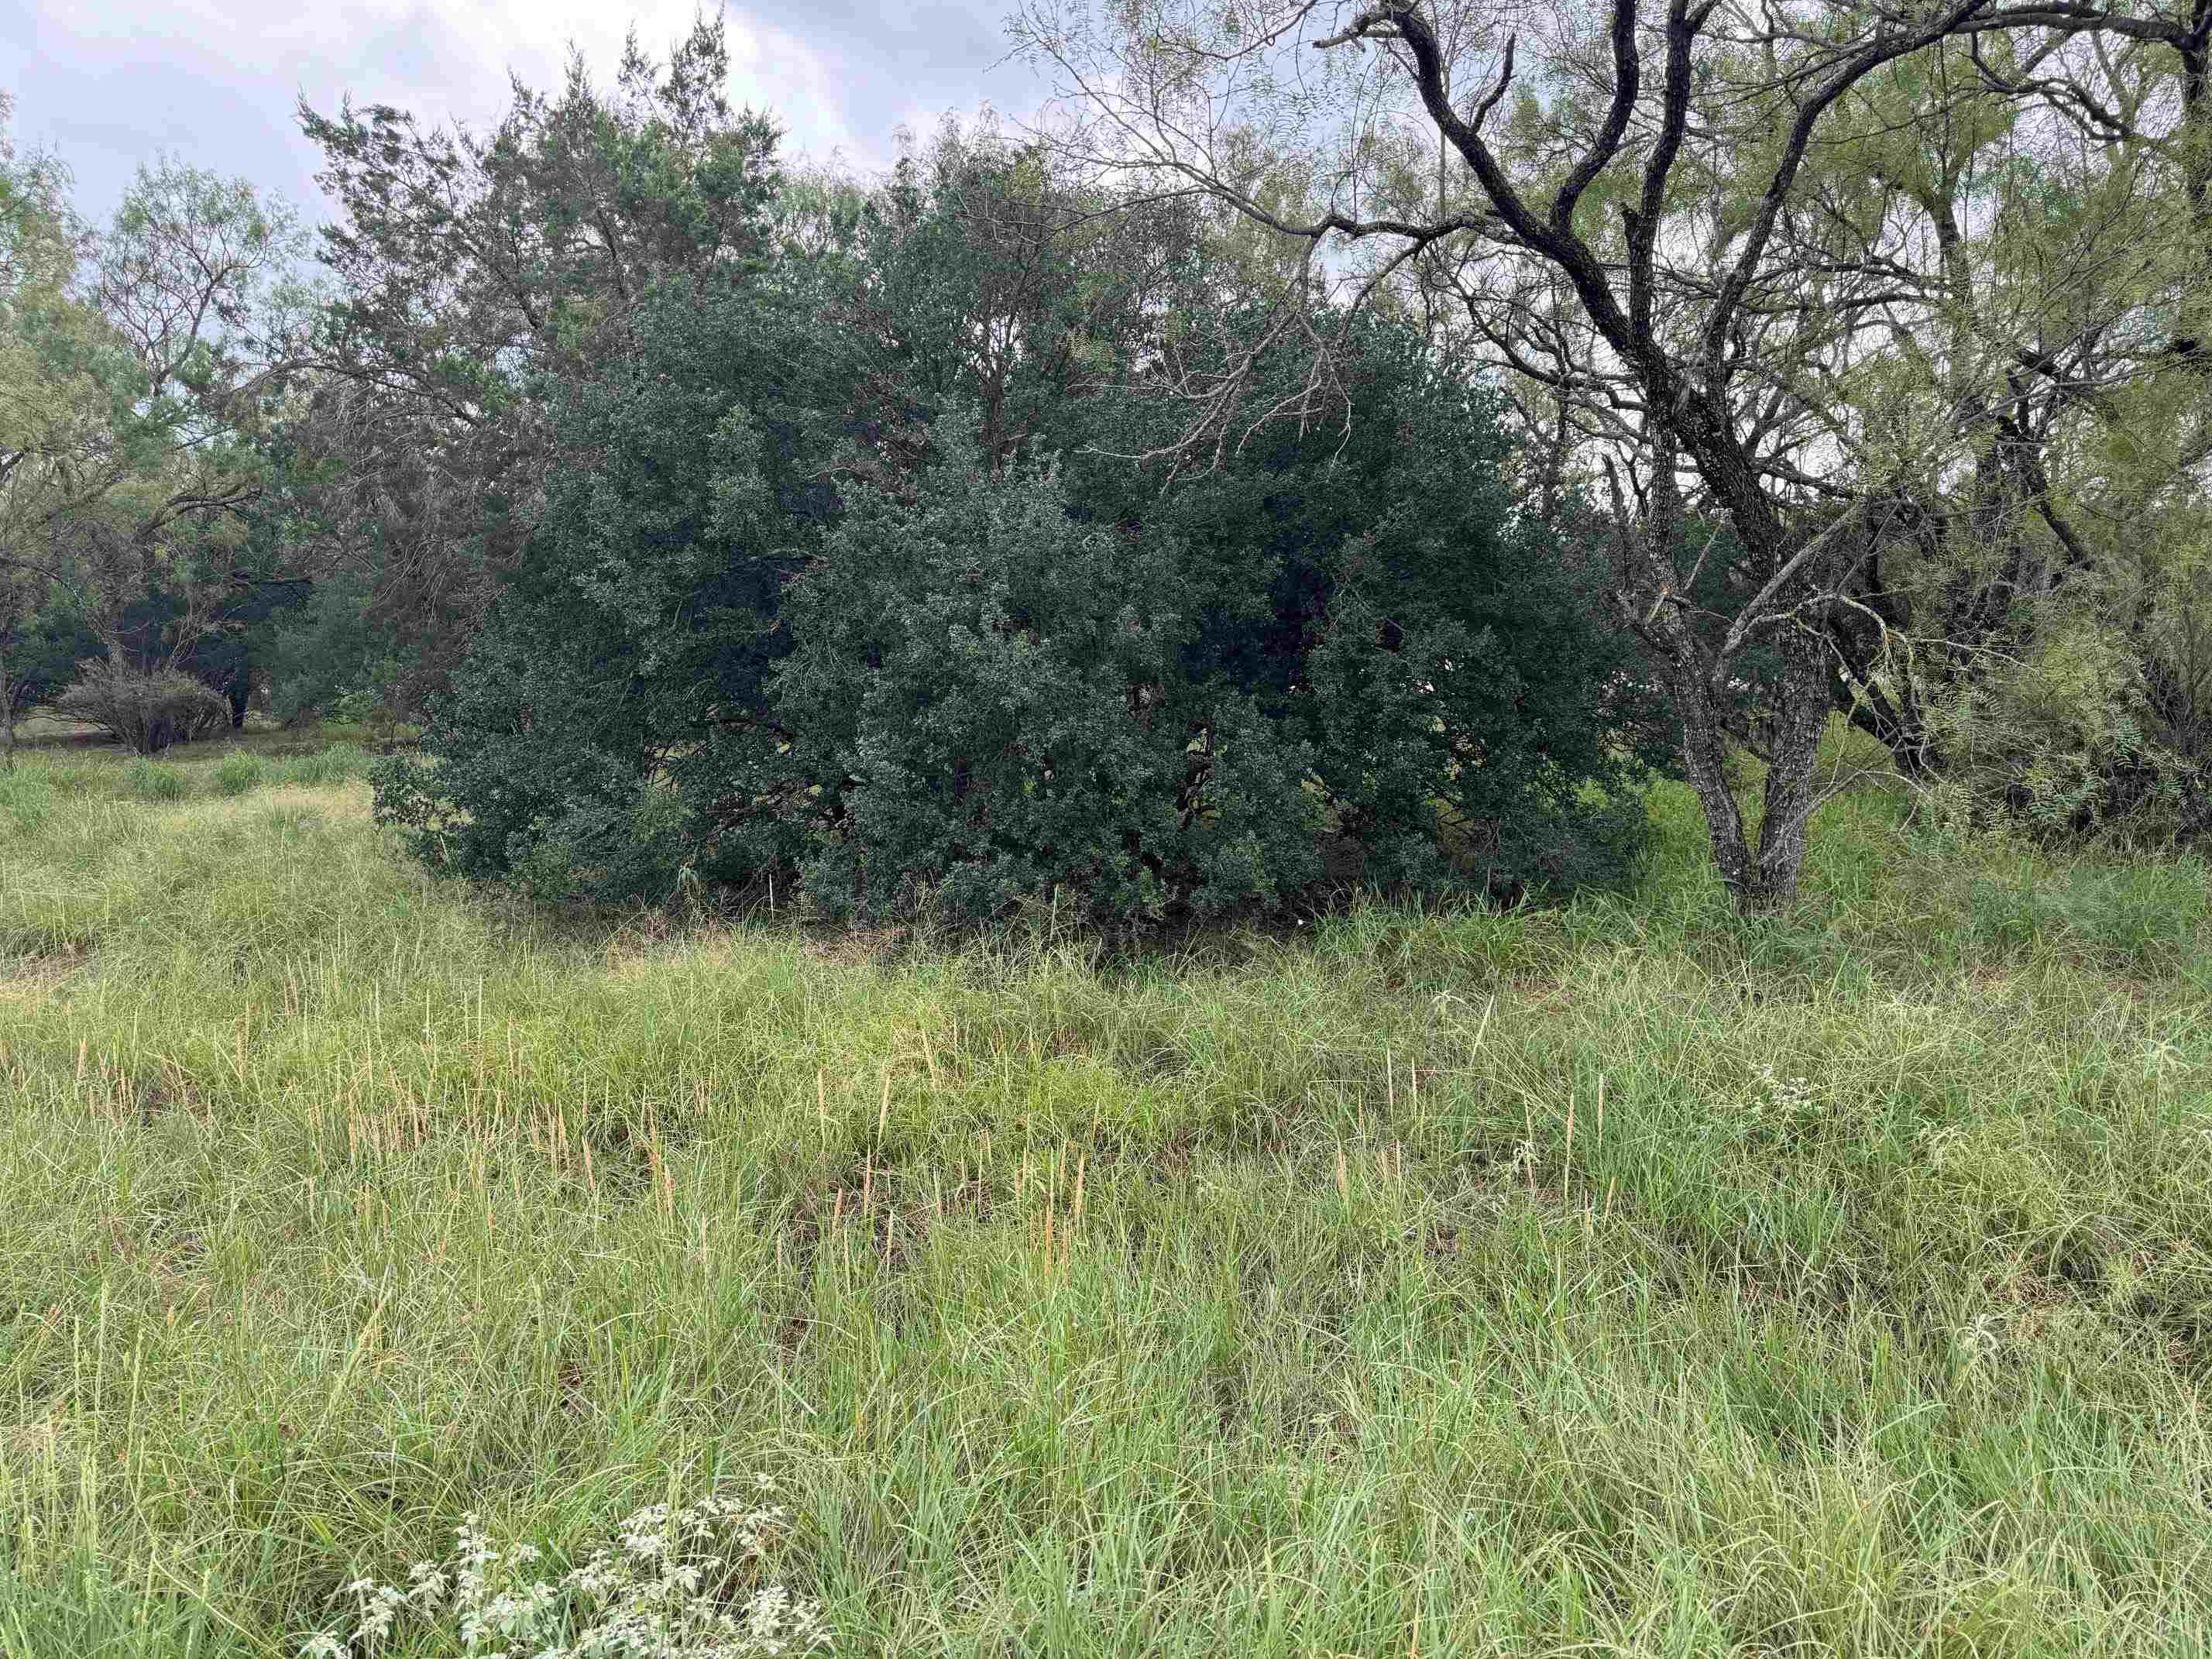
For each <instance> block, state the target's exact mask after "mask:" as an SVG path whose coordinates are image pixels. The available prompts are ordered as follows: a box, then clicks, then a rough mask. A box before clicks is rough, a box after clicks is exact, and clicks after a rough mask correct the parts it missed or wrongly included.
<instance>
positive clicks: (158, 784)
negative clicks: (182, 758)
mask: <svg viewBox="0 0 2212 1659" xmlns="http://www.w3.org/2000/svg"><path fill="white" fill-rule="evenodd" d="M121 783H122V790H121V793H124V794H125V795H126V796H128V797H129V798H130V799H132V800H143V801H179V800H183V799H185V797H186V796H188V795H190V794H191V793H192V786H191V779H189V778H188V777H186V776H185V774H184V772H183V771H182V770H181V769H179V768H178V767H176V766H173V765H169V764H166V763H162V762H161V761H155V760H148V759H146V758H145V757H143V756H141V757H138V758H137V759H135V760H132V761H131V763H129V764H128V765H126V766H125V767H124V768H123V772H122V780H121Z"/></svg>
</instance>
